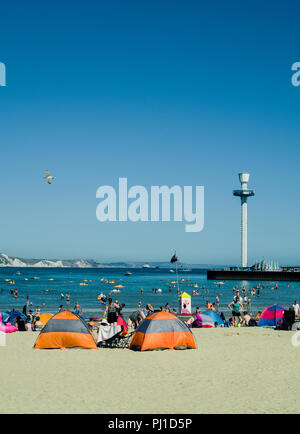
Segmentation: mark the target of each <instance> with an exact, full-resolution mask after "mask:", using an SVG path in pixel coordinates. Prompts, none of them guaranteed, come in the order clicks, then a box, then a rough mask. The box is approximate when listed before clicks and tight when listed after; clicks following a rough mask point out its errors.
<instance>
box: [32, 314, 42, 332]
mask: <svg viewBox="0 0 300 434" xmlns="http://www.w3.org/2000/svg"><path fill="white" fill-rule="evenodd" d="M42 328H43V323H42V322H41V321H40V317H39V316H37V317H36V319H35V323H34V331H36V332H39V331H41V330H42Z"/></svg>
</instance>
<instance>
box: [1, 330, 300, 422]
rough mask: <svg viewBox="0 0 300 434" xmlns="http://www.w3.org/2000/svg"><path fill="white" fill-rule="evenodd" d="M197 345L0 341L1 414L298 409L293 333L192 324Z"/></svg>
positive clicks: (22, 336)
mask: <svg viewBox="0 0 300 434" xmlns="http://www.w3.org/2000/svg"><path fill="white" fill-rule="evenodd" d="M193 333H194V336H195V339H196V342H197V345H198V349H197V350H186V351H151V352H142V353H139V352H133V351H130V350H127V349H124V350H119V349H99V350H82V349H68V350H33V349H32V346H33V344H34V342H35V339H36V337H37V333H33V332H24V333H14V334H10V335H7V345H6V346H5V347H0V375H1V395H2V397H3V398H4V397H5V399H1V402H0V413H151V414H153V413H160V414H164V413H186V414H189V413H295V412H296V413H299V409H300V406H299V395H300V369H299V366H300V365H299V363H300V347H294V346H293V345H292V343H291V338H292V335H293V334H294V333H295V332H279V331H274V330H272V329H262V328H230V329H228V328H225V329H223V328H217V329H202V330H195V331H193Z"/></svg>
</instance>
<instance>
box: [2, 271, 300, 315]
mask: <svg viewBox="0 0 300 434" xmlns="http://www.w3.org/2000/svg"><path fill="white" fill-rule="evenodd" d="M126 271H130V272H131V273H132V274H131V275H130V276H125V272H126ZM103 278H104V279H106V280H108V281H109V282H114V283H102V282H101V279H103ZM7 279H10V281H7ZM49 279H53V280H49ZM182 279H184V280H185V281H184V282H182V281H181V280H182ZM178 280H179V287H180V289H181V290H182V291H185V292H187V293H189V294H190V295H192V292H193V290H195V288H194V285H198V288H197V289H196V290H198V292H199V295H195V296H192V307H193V310H194V308H196V306H199V307H200V309H205V302H206V301H210V302H212V303H213V302H215V299H216V296H217V295H218V296H219V299H220V310H221V311H223V313H224V315H225V317H226V318H227V317H228V316H229V313H230V311H229V309H228V308H227V305H228V303H230V302H231V301H232V299H233V296H234V292H233V287H234V286H238V287H239V289H240V292H241V289H242V287H243V286H244V287H245V288H246V294H243V295H246V296H248V297H250V298H251V296H250V290H251V288H253V287H256V286H258V285H262V284H263V285H264V288H263V287H261V288H260V296H259V297H258V296H254V297H252V298H251V312H252V313H256V312H257V311H258V310H263V309H264V308H265V307H267V306H269V305H270V304H274V303H277V304H281V305H283V306H284V307H289V306H290V305H291V304H293V302H294V300H295V299H297V297H298V294H299V291H300V283H299V282H277V284H278V289H277V290H275V289H272V288H274V287H275V284H276V282H254V281H251V282H250V281H249V282H246V281H224V284H223V285H216V284H215V283H214V282H213V281H208V280H207V279H206V272H205V270H191V271H189V272H181V273H180V274H179V279H178ZM84 281H87V282H85V283H86V285H85V286H83V285H80V283H83V282H84ZM174 281H176V274H175V273H170V271H169V270H168V269H137V268H134V269H128V270H127V269H124V268H11V267H9V268H1V269H0V311H2V312H3V311H7V310H11V309H12V308H14V309H15V310H20V311H22V309H23V306H24V305H25V304H26V296H29V300H30V302H31V303H32V306H30V308H31V309H32V310H34V309H35V308H36V307H37V306H39V307H40V309H41V312H42V313H43V312H51V313H55V312H57V311H58V307H59V305H60V304H63V305H64V306H66V307H67V305H66V301H65V299H61V296H60V294H61V293H63V294H66V293H69V294H70V296H71V298H70V309H71V310H73V308H74V305H75V303H76V302H78V303H79V304H80V305H81V308H82V315H83V316H97V317H98V316H101V315H102V314H103V311H104V304H103V303H102V302H99V301H98V300H97V297H98V295H99V293H101V292H102V293H104V294H106V295H107V296H109V293H110V292H111V290H113V289H114V286H115V285H123V288H121V289H120V292H119V293H111V295H112V298H113V299H117V300H118V301H119V302H120V303H125V305H126V307H125V309H124V313H125V315H128V314H129V313H130V312H132V311H133V310H135V309H136V308H137V306H138V303H139V302H141V304H142V307H144V306H145V305H146V304H147V303H151V304H152V305H153V306H154V307H155V308H159V307H160V306H165V304H166V303H169V305H170V306H171V308H174V307H175V308H176V309H178V299H177V289H176V288H177V285H176V284H174V283H173V284H172V283H171V282H174ZM10 282H13V283H10ZM169 285H171V289H172V292H169ZM141 288H143V293H141ZM153 288H156V289H158V288H159V289H161V290H162V292H159V293H153V292H152V289H153ZM11 289H14V290H15V289H17V290H18V296H17V297H14V296H13V295H11ZM241 295H242V294H241Z"/></svg>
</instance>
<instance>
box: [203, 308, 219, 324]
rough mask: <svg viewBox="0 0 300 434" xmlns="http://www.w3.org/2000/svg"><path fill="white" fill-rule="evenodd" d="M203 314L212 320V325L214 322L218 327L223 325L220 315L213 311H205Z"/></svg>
mask: <svg viewBox="0 0 300 434" xmlns="http://www.w3.org/2000/svg"><path fill="white" fill-rule="evenodd" d="M204 314H205V315H207V316H209V317H210V318H211V319H212V320H213V322H214V323H215V322H216V323H218V326H221V325H224V321H223V320H222V318H221V317H220V315H219V314H218V313H217V312H215V311H214V310H206V311H205V312H204ZM200 315H201V314H200Z"/></svg>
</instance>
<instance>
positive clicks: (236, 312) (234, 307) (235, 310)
mask: <svg viewBox="0 0 300 434" xmlns="http://www.w3.org/2000/svg"><path fill="white" fill-rule="evenodd" d="M228 308H229V309H230V310H231V312H232V316H233V319H234V325H237V322H238V323H239V324H240V323H241V312H240V311H241V309H242V308H243V306H242V304H241V303H240V302H239V301H235V300H234V301H232V302H231V303H229V305H228Z"/></svg>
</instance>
